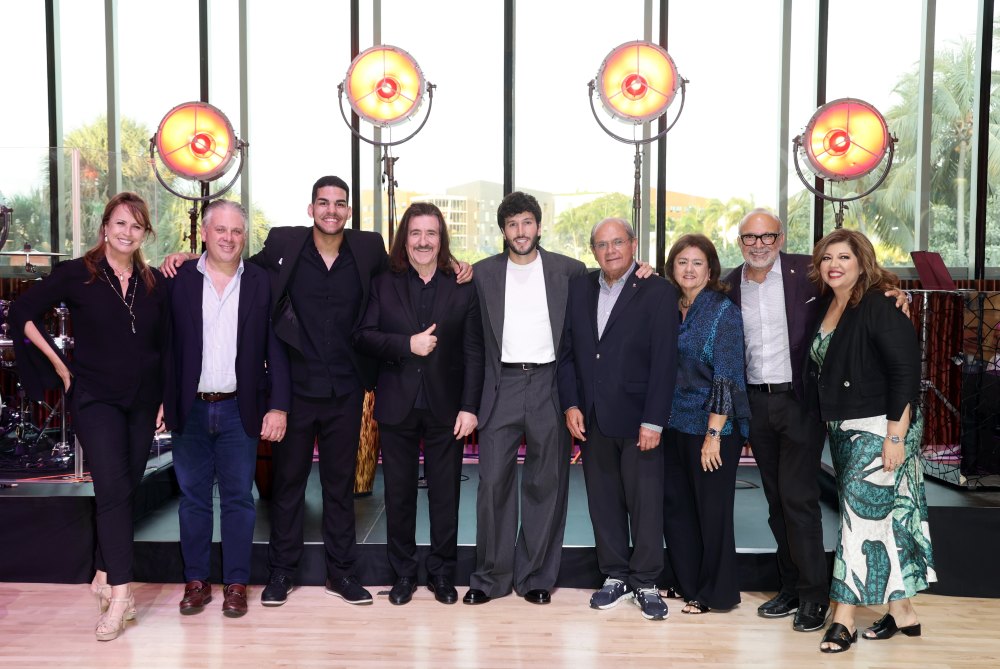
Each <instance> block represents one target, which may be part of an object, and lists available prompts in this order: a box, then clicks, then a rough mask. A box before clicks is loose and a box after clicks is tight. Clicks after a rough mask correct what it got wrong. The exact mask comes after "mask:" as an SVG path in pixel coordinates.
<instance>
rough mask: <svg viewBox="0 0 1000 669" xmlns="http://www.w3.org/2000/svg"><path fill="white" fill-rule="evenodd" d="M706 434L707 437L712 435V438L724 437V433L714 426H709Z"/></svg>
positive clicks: (719, 438) (717, 439)
mask: <svg viewBox="0 0 1000 669" xmlns="http://www.w3.org/2000/svg"><path fill="white" fill-rule="evenodd" d="M705 436H706V437H711V438H712V439H715V440H716V441H719V440H721V439H722V433H721V432H719V431H718V430H716V429H715V428H714V427H710V428H708V430H706V431H705Z"/></svg>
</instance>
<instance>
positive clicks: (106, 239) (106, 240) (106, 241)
mask: <svg viewBox="0 0 1000 669" xmlns="http://www.w3.org/2000/svg"><path fill="white" fill-rule="evenodd" d="M104 243H105V244H107V243H108V236H107V235H104Z"/></svg>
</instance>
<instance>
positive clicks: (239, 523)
mask: <svg viewBox="0 0 1000 669" xmlns="http://www.w3.org/2000/svg"><path fill="white" fill-rule="evenodd" d="M257 440H258V438H257V437H256V436H254V437H248V436H247V433H246V431H245V430H244V429H243V423H242V421H241V420H240V412H239V408H238V407H237V405H236V400H235V399H231V400H224V401H222V402H212V403H209V402H204V401H202V400H197V399H196V400H195V401H194V404H193V405H192V407H191V411H190V413H188V417H187V421H186V422H185V423H184V431H183V432H182V433H180V434H178V433H174V441H173V451H174V471H175V472H176V473H177V482H178V483H179V484H180V488H181V503H180V510H179V513H178V515H179V517H180V526H181V553H182V555H183V556H184V578H185V580H187V581H194V580H201V581H207V580H208V577H209V573H210V570H211V558H210V550H211V545H212V520H213V519H212V484H213V482H214V481H215V480H218V482H219V504H220V509H221V530H222V582H223V583H227V584H228V583H242V584H246V583H248V582H249V581H250V551H251V549H252V547H253V526H254V521H255V520H256V517H257V513H256V509H255V507H254V502H253V494H252V486H253V477H254V472H255V471H256V467H257Z"/></svg>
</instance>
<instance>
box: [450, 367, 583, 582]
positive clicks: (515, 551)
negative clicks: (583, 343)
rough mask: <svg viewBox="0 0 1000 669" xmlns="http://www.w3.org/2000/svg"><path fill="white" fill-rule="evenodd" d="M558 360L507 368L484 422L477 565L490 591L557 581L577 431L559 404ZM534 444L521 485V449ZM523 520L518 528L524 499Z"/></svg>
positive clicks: (473, 579) (529, 448) (477, 574)
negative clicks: (573, 439)
mask: <svg viewBox="0 0 1000 669" xmlns="http://www.w3.org/2000/svg"><path fill="white" fill-rule="evenodd" d="M555 372H556V366H555V365H554V364H553V365H548V366H546V367H540V368H537V369H533V370H526V371H525V370H520V369H510V368H502V369H501V376H500V387H499V389H498V391H497V402H496V406H495V407H494V408H493V413H492V415H491V416H490V419H489V422H488V424H487V425H486V426H484V427H482V428H481V429H480V430H479V494H478V495H477V498H476V571H475V572H474V573H473V574H472V575H471V577H470V578H469V587H470V588H475V589H477V590H482V591H483V592H485V593H486V594H487V595H488V596H489V597H502V596H504V595H506V594H509V593H510V591H511V589H513V590H514V591H515V592H517V594H519V595H524V594H525V593H526V592H528V591H529V590H536V589H545V590H550V589H552V588H553V587H554V586H555V583H556V577H557V576H558V575H559V563H560V560H561V558H562V542H563V533H564V531H565V529H566V496H567V490H568V485H569V457H570V448H571V442H570V435H569V432H568V431H567V430H566V425H565V421H564V419H563V415H562V413H561V412H560V411H559V408H558V405H557V400H556V389H555V383H554V380H555ZM522 436H524V438H525V441H526V443H527V450H526V454H525V458H524V466H523V467H522V468H521V494H520V495H518V494H517V493H518V489H517V469H518V467H517V449H518V447H519V446H520V444H521V437H522ZM519 500H520V515H521V523H520V529H518V502H519Z"/></svg>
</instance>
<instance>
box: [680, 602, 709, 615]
mask: <svg viewBox="0 0 1000 669" xmlns="http://www.w3.org/2000/svg"><path fill="white" fill-rule="evenodd" d="M687 607H691V608H693V609H695V610H694V611H686V610H684V609H686V608H687ZM684 609H681V613H687V614H689V615H693V616H699V615H701V614H702V613H708V612H709V611H711V610H712V608H711V607H710V606H709V605H708V604H702V603H701V602H699V601H698V600H696V599H692V600H691V601H690V602H688V603H687V604H686V605H685V606H684Z"/></svg>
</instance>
